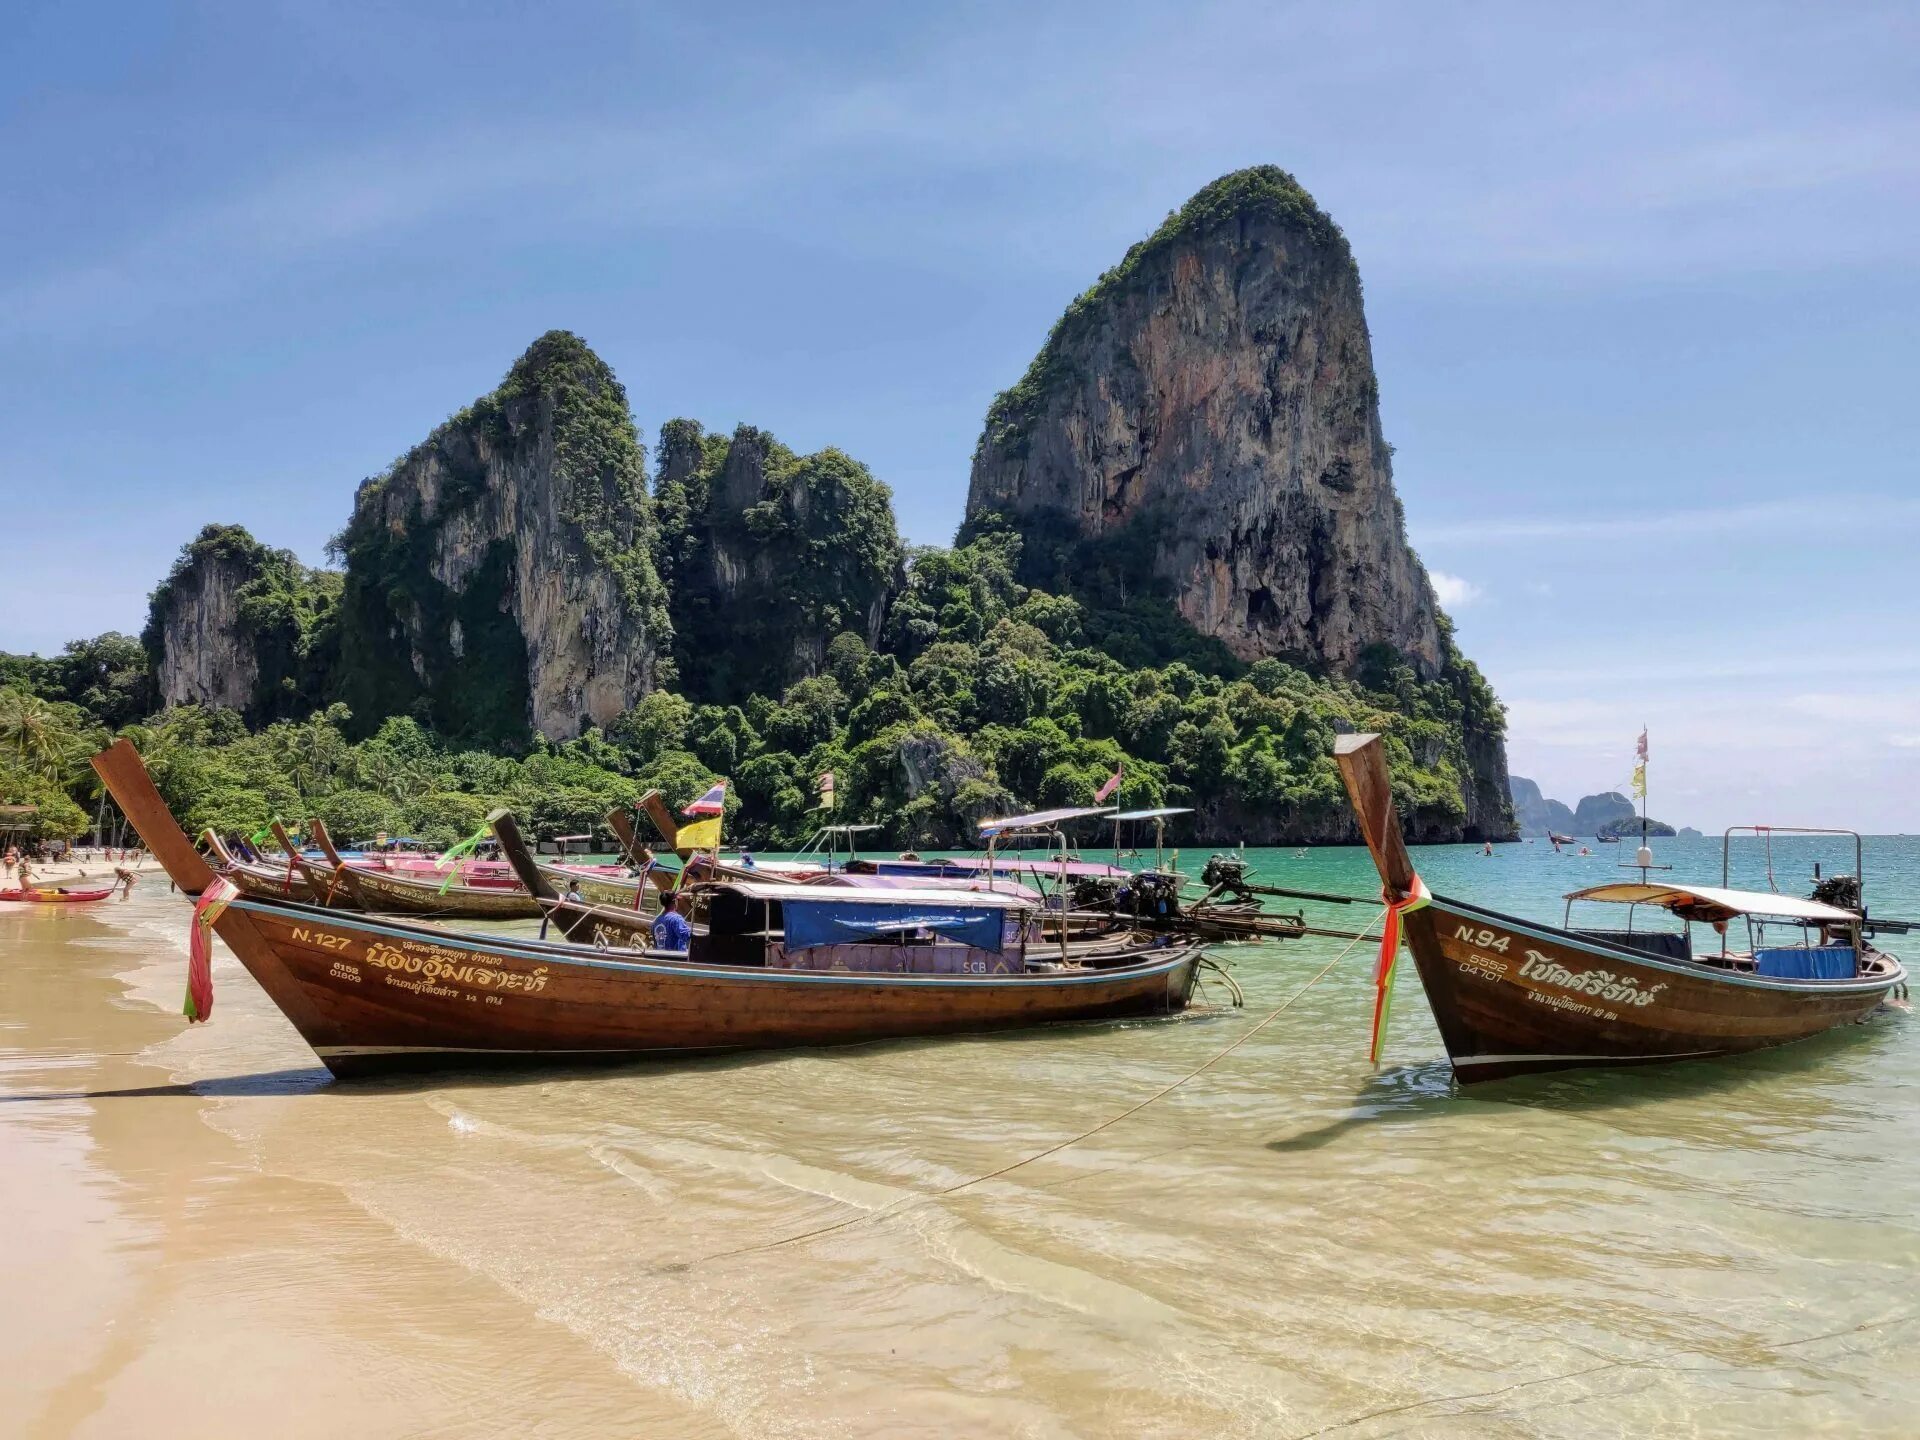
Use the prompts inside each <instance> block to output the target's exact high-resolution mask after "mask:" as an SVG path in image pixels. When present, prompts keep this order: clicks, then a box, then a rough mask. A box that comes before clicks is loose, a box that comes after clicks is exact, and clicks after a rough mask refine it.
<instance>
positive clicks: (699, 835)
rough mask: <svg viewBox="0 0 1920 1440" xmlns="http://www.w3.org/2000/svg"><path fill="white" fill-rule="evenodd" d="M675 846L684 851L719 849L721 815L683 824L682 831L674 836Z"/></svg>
mask: <svg viewBox="0 0 1920 1440" xmlns="http://www.w3.org/2000/svg"><path fill="white" fill-rule="evenodd" d="M674 848H675V849H676V850H679V851H681V852H682V853H689V852H692V851H696V850H718V849H719V848H720V817H719V816H718V815H715V816H714V817H713V818H712V819H711V820H700V821H697V822H695V823H694V824H692V825H682V826H681V827H680V833H679V834H678V835H677V836H675V837H674Z"/></svg>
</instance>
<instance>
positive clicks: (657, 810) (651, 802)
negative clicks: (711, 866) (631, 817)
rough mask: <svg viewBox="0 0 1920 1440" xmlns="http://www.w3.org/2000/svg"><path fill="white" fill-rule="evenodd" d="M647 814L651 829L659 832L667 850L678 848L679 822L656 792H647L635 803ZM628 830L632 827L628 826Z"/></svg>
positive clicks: (670, 808)
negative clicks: (651, 824)
mask: <svg viewBox="0 0 1920 1440" xmlns="http://www.w3.org/2000/svg"><path fill="white" fill-rule="evenodd" d="M637 803H638V804H639V806H640V808H641V809H642V810H644V811H646V812H647V818H648V819H649V820H651V821H652V822H653V828H654V829H656V830H658V831H659V832H660V838H661V839H662V840H664V841H666V843H667V848H668V849H669V850H678V849H679V848H680V822H679V821H678V820H675V819H674V818H673V809H672V807H671V806H669V805H668V804H667V802H666V801H665V800H664V799H663V798H662V797H661V794H660V792H659V791H658V790H649V791H647V793H646V794H644V795H642V796H641V797H640V799H639V801H638V802H637ZM628 828H629V829H631V828H632V827H631V826H629V827H628Z"/></svg>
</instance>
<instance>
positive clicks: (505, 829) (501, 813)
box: [487, 809, 593, 942]
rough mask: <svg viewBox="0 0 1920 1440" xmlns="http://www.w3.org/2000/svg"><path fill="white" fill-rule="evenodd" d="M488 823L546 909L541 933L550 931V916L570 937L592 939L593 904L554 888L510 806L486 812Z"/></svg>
mask: <svg viewBox="0 0 1920 1440" xmlns="http://www.w3.org/2000/svg"><path fill="white" fill-rule="evenodd" d="M487 824H488V826H489V827H490V828H491V829H492V830H493V838H494V839H496V840H498V841H499V842H500V855H501V858H503V859H504V860H505V861H506V862H507V864H509V865H511V866H512V867H513V873H514V874H515V875H516V876H518V877H519V880H520V883H521V884H522V885H524V886H526V887H527V892H528V893H529V894H530V895H532V896H533V898H534V900H535V902H536V903H538V904H539V906H540V909H541V910H542V911H543V912H544V916H545V918H544V919H543V920H542V921H541V931H540V933H541V934H542V935H545V934H546V933H547V932H546V928H545V927H546V921H547V920H551V921H552V922H553V923H554V924H555V925H557V926H559V928H560V933H561V934H562V935H564V936H566V937H567V939H569V940H574V941H580V942H585V941H587V940H589V939H591V938H592V935H593V907H592V906H590V905H588V904H586V903H585V902H584V901H573V900H568V899H566V898H565V897H564V896H562V895H560V894H559V892H557V891H556V890H555V889H554V888H553V881H552V879H551V878H549V876H548V875H547V872H546V871H544V870H542V869H541V868H540V863H539V862H538V861H537V860H535V859H534V858H533V852H532V851H531V850H529V849H527V841H526V837H525V836H523V835H521V833H520V824H519V822H518V821H517V820H515V819H514V818H513V812H512V811H511V810H507V809H500V810H495V811H492V812H491V813H490V814H488V816H487Z"/></svg>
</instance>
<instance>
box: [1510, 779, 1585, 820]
mask: <svg viewBox="0 0 1920 1440" xmlns="http://www.w3.org/2000/svg"><path fill="white" fill-rule="evenodd" d="M1508 785H1509V787H1510V789H1511V793H1512V795H1513V818H1514V822H1515V823H1516V824H1517V825H1519V827H1520V833H1521V834H1522V835H1546V834H1550V833H1551V834H1560V835H1571V834H1572V833H1573V811H1571V810H1569V809H1568V808H1567V806H1566V804H1565V802H1564V801H1560V800H1550V799H1548V798H1547V797H1546V796H1545V795H1544V794H1542V793H1541V790H1540V786H1539V785H1538V784H1537V783H1536V782H1534V781H1532V780H1529V779H1527V778H1526V777H1524V776H1521V775H1515V776H1514V777H1513V778H1512V779H1511V780H1510V781H1508Z"/></svg>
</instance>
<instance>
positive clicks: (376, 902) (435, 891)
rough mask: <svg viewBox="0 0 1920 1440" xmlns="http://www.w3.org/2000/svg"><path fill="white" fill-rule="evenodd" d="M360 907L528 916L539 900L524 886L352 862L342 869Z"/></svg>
mask: <svg viewBox="0 0 1920 1440" xmlns="http://www.w3.org/2000/svg"><path fill="white" fill-rule="evenodd" d="M343 874H344V878H345V880H346V882H347V885H348V887H349V888H350V889H351V890H352V891H353V893H354V895H355V896H356V897H357V898H358V899H359V901H360V908H361V909H362V910H366V911H368V912H370V913H372V914H376V915H421V916H432V917H434V918H435V919H441V920H527V919H535V918H538V916H539V914H540V904H539V902H538V901H537V900H535V899H534V898H533V896H531V895H529V894H528V893H527V892H526V891H525V890H524V889H514V890H502V889H497V888H495V887H492V886H475V885H449V886H447V888H446V889H445V890H442V889H441V888H440V886H439V885H438V884H437V883H435V882H432V881H427V880H412V879H409V878H407V877H406V876H404V875H383V874H381V873H379V872H377V871H373V870H361V869H359V868H357V867H356V866H352V865H349V866H347V867H346V868H345V871H344V872H343Z"/></svg>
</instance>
